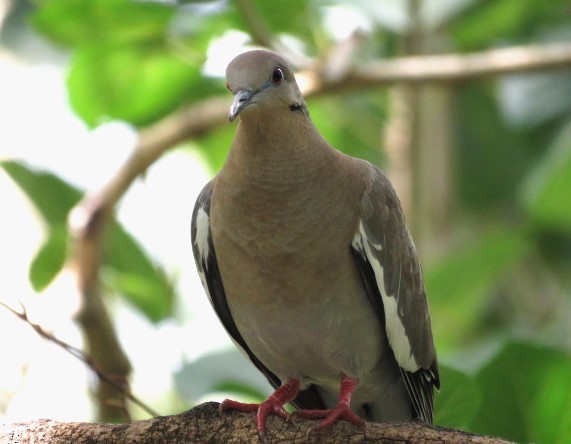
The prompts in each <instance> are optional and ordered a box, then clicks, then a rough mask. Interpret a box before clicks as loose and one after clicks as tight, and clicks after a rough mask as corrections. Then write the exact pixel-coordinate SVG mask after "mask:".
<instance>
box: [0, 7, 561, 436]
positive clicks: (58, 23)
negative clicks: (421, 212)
mask: <svg viewBox="0 0 571 444" xmlns="http://www.w3.org/2000/svg"><path fill="white" fill-rule="evenodd" d="M406 3H407V2H394V1H374V0H359V1H356V2H350V1H349V0H295V1H294V0H291V1H285V2H267V1H263V0H255V1H254V0H253V1H251V2H249V4H250V6H252V8H253V10H254V11H255V12H256V14H257V16H256V17H257V18H256V19H255V20H258V21H259V24H261V25H262V28H265V29H267V30H268V31H269V32H271V37H272V38H282V43H284V42H285V43H286V44H288V45H291V46H292V47H294V49H295V51H297V52H300V53H304V54H305V55H307V56H313V57H315V56H319V55H322V54H326V53H327V52H328V51H330V50H331V49H332V48H333V46H334V45H335V44H336V42H335V40H334V38H333V37H332V36H333V34H334V31H335V29H332V28H331V26H329V25H328V24H327V20H326V18H327V17H328V15H327V14H328V12H331V11H334V10H337V9H336V8H345V9H341V10H340V11H341V12H342V14H345V17H347V18H349V17H351V16H352V15H353V14H355V13H358V14H360V15H361V17H362V18H364V19H366V20H367V21H368V26H367V27H366V31H363V32H364V36H365V37H364V40H365V43H364V44H363V45H362V46H361V47H360V49H359V51H358V52H357V53H356V54H355V59H356V60H357V61H363V60H367V61H368V60H376V59H379V58H383V57H390V56H393V55H394V54H395V53H396V52H398V51H397V48H399V47H400V46H401V45H400V44H399V42H401V40H402V39H403V38H404V37H405V33H406V28H407V25H406V23H407V20H406V17H407V10H406ZM428 3H430V7H427V8H425V9H426V11H425V12H426V17H425V19H426V22H425V28H426V31H427V32H429V33H430V32H434V33H438V34H439V35H440V36H445V37H446V40H447V41H448V45H449V49H451V50H454V51H458V52H466V51H471V50H486V49H488V48H493V47H495V46H499V45H501V46H507V45H521V44H528V43H538V42H545V41H550V40H554V39H556V38H561V36H564V38H567V39H569V36H571V14H569V12H570V6H569V2H567V1H564V0H548V1H542V2H537V1H536V2H531V1H521V0H495V1H484V0H451V1H447V2H443V1H436V0H434V1H431V2H428V1H427V2H426V4H428ZM31 23H32V24H33V26H34V27H35V29H36V30H37V31H38V32H39V33H41V35H43V36H44V37H46V38H47V39H50V40H51V41H52V42H54V43H55V44H58V45H62V46H64V47H66V48H68V50H69V52H70V56H71V57H70V61H69V69H68V83H67V85H68V90H69V99H70V103H71V105H72V107H73V109H74V110H75V112H76V113H77V114H78V115H79V116H80V117H81V118H82V119H83V120H84V121H85V123H86V124H87V125H89V126H90V127H94V126H97V125H99V124H101V123H102V122H105V121H108V120H123V121H126V122H129V123H131V124H132V125H134V126H144V125H148V124H151V123H153V122H156V121H158V120H160V119H161V118H162V117H165V116H167V115H168V114H169V113H171V112H172V111H173V110H175V109H176V108H178V107H180V106H183V105H188V104H192V103H193V102H194V101H196V100H198V99H201V98H205V97H209V96H212V95H215V94H223V93H224V90H223V86H224V82H223V81H222V80H221V79H217V78H210V77H207V76H205V75H204V74H203V71H202V69H203V64H204V62H205V61H206V60H207V59H208V57H209V53H208V50H209V49H210V48H211V47H212V43H213V42H215V40H216V39H219V38H221V37H223V36H225V35H226V34H227V33H228V32H229V31H231V30H234V31H242V32H244V33H246V34H252V26H251V21H249V20H248V19H246V15H245V14H244V13H243V11H242V9H241V8H240V7H239V5H238V4H237V3H235V2H232V1H223V0H211V1H190V0H189V1H180V2H178V3H173V2H153V1H145V2H135V1H130V0H90V1H85V0H42V1H38V2H37V8H36V9H35V13H34V14H33V16H32V18H31ZM565 36H566V37H565ZM570 79H571V71H570V70H560V71H557V72H536V73H526V74H518V75H505V76H501V77H500V78H493V79H488V80H479V81H472V82H469V83H464V84H460V85H458V84H457V85H454V87H453V88H451V91H452V93H453V112H452V114H453V119H452V122H451V127H450V129H449V130H450V133H451V135H452V137H453V144H454V148H453V154H452V155H453V168H454V170H453V175H454V189H453V190H452V192H451V195H452V196H453V199H454V201H453V203H452V209H453V216H452V220H451V221H450V228H449V231H450V233H449V239H448V241H447V243H445V244H443V245H442V248H441V250H442V251H444V253H443V254H442V255H441V256H440V257H439V258H438V259H430V260H428V261H427V262H426V263H425V264H424V269H425V276H426V284H427V289H428V293H429V298H430V303H431V312H432V317H433V328H434V332H435V338H436V343H437V346H438V350H439V353H440V358H441V361H442V362H444V363H446V364H449V365H450V366H451V367H453V368H455V369H461V370H455V369H453V368H451V367H448V366H445V365H443V366H442V369H441V372H442V392H441V393H440V394H439V395H438V396H437V398H436V412H435V418H436V419H435V421H436V423H437V424H441V425H447V426H452V427H460V428H466V429H468V430H471V431H474V432H479V433H487V434H492V435H499V436H502V437H505V438H508V439H512V440H517V441H520V442H524V441H525V442H528V441H536V442H553V443H563V442H568V437H569V436H571V409H570V408H569V406H570V405H571V398H570V397H569V393H571V388H570V387H567V385H569V383H570V381H571V379H570V378H569V375H571V368H570V365H571V357H570V354H569V351H570V349H571V341H570V340H569V338H570V337H571V328H570V322H569V320H570V319H571V300H570V298H571V295H570V290H569V289H570V288H571V279H570V276H571V100H569V98H571V81H570ZM309 109H310V112H311V116H312V118H313V120H314V121H315V122H316V125H317V126H318V127H319V128H320V130H321V131H322V132H323V134H324V135H325V137H326V138H327V139H328V140H329V141H330V142H331V143H332V144H333V145H334V146H337V147H339V148H340V149H343V150H345V151H346V152H348V153H350V154H353V155H356V156H358V157H362V158H366V159H368V160H370V161H372V162H374V163H377V164H383V161H384V157H383V153H382V150H380V149H379V147H380V146H381V145H382V138H381V131H382V126H383V124H384V122H385V121H386V120H387V118H388V109H389V107H388V102H387V95H386V91H382V90H374V91H361V92H355V93H350V94H348V93H343V94H341V95H330V96H328V97H321V98H317V99H315V100H312V101H311V102H310V103H309ZM232 135H233V127H229V126H226V127H223V128H220V129H217V130H215V131H213V132H211V133H209V134H205V135H203V136H201V137H200V138H198V139H197V140H195V141H194V142H193V145H192V147H193V148H192V149H198V150H199V152H200V153H201V155H202V156H203V157H204V159H205V160H206V161H207V162H208V164H209V166H210V167H211V170H212V172H215V171H216V170H218V169H219V168H220V166H221V165H222V163H223V161H224V159H225V157H226V153H227V150H228V147H229V144H230V141H231V139H232ZM2 167H3V168H4V169H5V170H6V171H7V172H8V173H9V174H10V176H11V177H12V178H13V179H14V180H15V181H16V182H17V183H18V184H19V185H20V186H21V187H22V189H23V190H24V191H25V193H26V194H27V195H28V196H29V198H30V199H31V201H32V202H33V203H34V204H35V205H36V207H37V208H38V211H39V212H40V213H41V215H42V217H43V218H44V220H45V221H46V226H47V231H48V235H47V236H46V242H45V244H44V245H43V246H42V248H41V249H40V251H39V252H38V255H37V256H36V258H35V259H34V261H33V263H32V264H31V269H30V278H31V280H32V282H33V285H34V286H35V288H37V289H38V290H41V289H42V288H44V287H45V286H46V285H48V284H49V282H50V281H51V279H52V277H53V276H54V275H55V274H56V273H57V271H59V269H60V268H61V267H62V266H63V263H64V261H65V256H66V254H67V249H66V242H67V234H66V230H67V228H66V220H67V216H68V212H69V210H70V209H71V208H72V207H73V205H74V204H75V203H77V201H78V200H79V199H80V197H81V195H82V193H81V192H80V191H79V190H76V189H74V188H72V187H71V186H69V185H68V184H65V183H64V182H63V181H62V180H61V179H58V178H57V177H55V176H53V175H50V174H49V173H44V172H38V171H36V170H34V169H32V168H29V167H27V166H25V165H22V164H19V163H17V162H4V163H3V164H2ZM434 174H439V171H434ZM184 204H185V205H187V204H188V203H184ZM105 252H106V257H105V264H104V273H103V277H104V279H107V280H106V283H107V285H108V286H109V288H110V289H111V290H112V291H116V292H118V293H119V294H121V295H122V296H124V297H126V298H127V299H128V300H129V301H131V302H132V303H133V305H135V306H136V307H137V308H139V309H140V310H141V311H142V312H143V313H145V314H146V315H147V316H148V317H149V318H151V319H153V320H158V319H162V318H164V317H166V316H169V315H170V314H171V310H172V289H171V286H170V284H169V282H168V279H167V277H166V276H165V274H164V272H163V271H161V269H160V268H159V267H157V266H156V265H155V264H154V263H153V261H152V259H150V258H149V257H148V255H147V254H146V253H145V252H144V251H143V250H142V248H141V247H140V245H139V242H137V241H136V240H135V239H133V238H132V237H131V236H130V235H129V234H127V233H126V232H125V231H124V230H123V229H122V228H121V227H120V226H119V225H118V224H116V223H115V224H114V225H113V228H112V230H111V232H110V234H109V236H108V237H107V239H106V245H105ZM490 344H493V346H491V347H490ZM538 344H543V345H538ZM490 350H492V351H491V352H490ZM493 350H496V351H493ZM467 356H469V358H466V357H467ZM205 365H206V364H205ZM206 367H207V368H206V370H204V371H202V372H201V375H202V379H201V381H203V382H202V383H201V385H202V386H203V387H204V388H206V389H207V390H212V391H215V390H218V389H220V388H221V387H222V388H225V389H231V390H232V391H234V392H243V393H245V394H246V396H247V397H250V398H251V397H252V396H254V395H255V393H257V390H258V389H257V388H252V384H251V381H247V380H246V381H244V379H243V378H241V376H240V372H241V371H243V372H246V371H247V370H241V369H238V368H233V367H232V368H231V370H232V371H235V373H236V376H235V380H229V379H228V376H227V375H221V374H220V373H219V372H216V371H212V369H213V368H218V367H217V366H216V365H213V366H211V367H208V365H206ZM252 371H253V370H252ZM186 374H188V372H187V373H184V371H183V372H182V375H186ZM179 379H180V381H179V384H178V385H179V387H182V386H185V385H186V384H188V385H190V386H196V385H197V384H196V380H194V379H192V378H191V377H190V376H180V378H179ZM197 396H198V395H197V394H196V393H190V394H188V395H187V399H189V401H193V400H196V398H197Z"/></svg>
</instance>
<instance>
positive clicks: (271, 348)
mask: <svg viewBox="0 0 571 444" xmlns="http://www.w3.org/2000/svg"><path fill="white" fill-rule="evenodd" d="M218 179H220V178H218ZM216 185H217V187H218V188H217V189H215V192H216V194H214V195H213V200H212V202H213V204H212V208H211V230H212V237H213V243H214V249H215V251H216V256H217V260H218V264H219V268H220V273H221V277H222V281H223V284H224V289H225V292H226V296H227V300H228V305H229V307H230V310H231V312H232V316H233V318H234V321H235V322H236V325H237V327H238V329H239V330H240V332H241V334H242V335H243V337H244V340H245V341H246V343H247V344H248V346H249V347H250V348H251V349H252V350H253V351H254V353H255V354H256V355H257V356H259V357H260V359H261V360H262V362H264V363H265V364H266V365H267V366H268V367H269V368H270V369H271V370H272V371H274V372H275V373H276V374H278V376H280V377H281V376H299V377H303V378H304V379H305V380H320V381H322V380H324V379H327V378H331V383H332V385H333V386H335V385H336V384H337V383H338V376H339V371H340V369H344V370H345V371H347V372H349V373H351V372H354V373H358V372H359V369H363V368H368V369H370V368H372V367H373V366H374V365H375V363H376V362H377V360H378V353H377V352H380V350H381V349H382V344H381V338H382V337H383V335H382V334H381V333H380V331H379V330H380V329H381V328H382V327H381V326H380V324H379V322H378V320H377V318H376V316H375V314H374V312H373V310H371V307H370V303H369V301H368V300H367V296H366V294H365V291H364V288H363V285H362V282H361V278H360V275H359V273H358V270H357V268H356V265H355V263H354V261H353V258H352V255H351V251H350V245H351V240H352V238H353V236H354V233H355V230H356V226H357V222H358V216H357V215H358V211H357V208H356V205H357V203H358V202H359V196H358V195H355V196H353V195H351V193H352V192H351V191H350V189H349V188H348V187H347V186H346V184H344V183H343V181H342V180H341V179H340V180H323V181H322V183H319V184H315V183H313V184H305V185H304V186H298V185H299V184H297V183H295V182H290V183H289V184H288V183H287V182H286V183H283V182H282V183H281V184H280V186H272V187H265V186H264V184H263V183H255V182H250V183H248V184H245V186H237V185H236V183H234V184H232V185H230V184H226V183H225V182H224V180H220V181H219V182H218V183H217V184H216ZM348 313H351V316H348ZM372 332H373V334H371V333H372ZM374 332H377V333H374ZM355 343H359V344H361V345H362V347H363V349H364V350H373V351H375V352H374V353H355V351H354V350H352V348H354V344H355ZM314 365H315V367H313V366H314ZM300 371H303V372H304V373H305V374H304V375H301V374H299V372H300ZM296 372H297V373H296Z"/></svg>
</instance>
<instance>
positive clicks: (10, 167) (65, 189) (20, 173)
mask: <svg viewBox="0 0 571 444" xmlns="http://www.w3.org/2000/svg"><path fill="white" fill-rule="evenodd" d="M0 167H2V168H3V169H4V171H6V173H7V174H8V175H9V176H10V178H11V179H12V180H13V181H14V182H16V183H17V184H18V186H19V187H20V188H21V189H22V191H23V192H24V193H26V195H27V196H28V198H29V199H30V200H32V202H33V203H34V205H35V206H36V208H37V209H38V211H39V212H40V214H41V215H42V217H43V218H44V221H45V222H46V223H47V224H48V226H49V227H50V228H52V229H53V228H56V227H61V226H65V225H66V223H67V214H68V213H69V210H70V209H71V208H73V207H74V206H75V204H77V203H78V202H79V200H80V199H81V196H82V195H83V193H82V192H80V191H79V190H77V189H75V188H73V187H71V186H70V185H68V184H67V183H65V182H64V181H63V180H61V179H60V178H59V177H57V176H55V175H53V174H51V173H47V172H43V171H35V170H33V169H31V168H29V167H27V166H25V165H24V164H22V163H19V162H15V161H9V160H7V161H2V162H0Z"/></svg>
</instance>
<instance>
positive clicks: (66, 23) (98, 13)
mask: <svg viewBox="0 0 571 444" xmlns="http://www.w3.org/2000/svg"><path fill="white" fill-rule="evenodd" d="M175 12H176V9H175V8H174V7H173V6H171V5H167V4H159V3H156V2H141V1H132V0H89V1H85V0H48V1H44V2H42V3H41V4H40V7H39V8H38V10H37V12H36V14H34V15H33V16H32V24H33V25H34V26H35V27H36V29H37V30H38V31H40V32H41V33H43V34H44V35H46V36H47V37H50V38H51V39H52V40H54V41H55V42H57V43H60V44H64V45H68V46H71V47H78V46H82V45H92V44H103V43H113V44H115V45H122V44H128V43H133V42H140V41H149V40H159V39H162V38H163V36H164V35H165V33H166V30H167V28H168V26H169V24H170V21H171V19H172V18H173V16H174V14H175Z"/></svg>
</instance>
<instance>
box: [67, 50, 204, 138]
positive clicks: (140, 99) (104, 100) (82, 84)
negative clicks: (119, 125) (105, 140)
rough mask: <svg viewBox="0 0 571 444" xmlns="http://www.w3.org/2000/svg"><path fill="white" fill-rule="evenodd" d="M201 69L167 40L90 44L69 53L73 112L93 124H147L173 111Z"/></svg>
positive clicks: (197, 78)
mask: <svg viewBox="0 0 571 444" xmlns="http://www.w3.org/2000/svg"><path fill="white" fill-rule="evenodd" d="M198 82H199V72H198V69H197V68H196V67H193V66H190V65H189V64H188V63H186V62H185V61H184V60H182V59H181V58H179V57H178V56H176V55H174V54H173V53H171V51H170V49H169V48H168V47H167V46H166V44H165V43H160V42H159V43H157V42H150V43H144V44H139V45H124V46H117V45H113V44H111V45H94V46H85V47H81V48H79V49H78V50H77V51H76V52H75V54H74V55H73V58H72V62H71V69H70V72H69V77H68V88H69V95H70V102H71V105H72V107H73V109H74V111H75V112H76V113H77V114H78V115H79V116H80V117H81V118H82V119H83V120H84V121H85V122H86V123H87V124H88V125H89V126H91V127H93V126H96V125H98V124H100V123H101V122H102V121H103V120H104V119H119V120H124V121H127V122H129V123H132V124H133V125H136V126H141V125H146V124H149V123H151V122H154V121H156V120H157V119H159V118H160V117H162V116H164V115H166V114H168V113H169V112H171V111H173V110H174V109H175V108H177V107H178V106H180V105H181V104H182V103H183V102H184V101H185V100H187V99H188V97H189V94H190V91H191V88H192V87H197V86H198V85H197V83H198Z"/></svg>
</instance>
